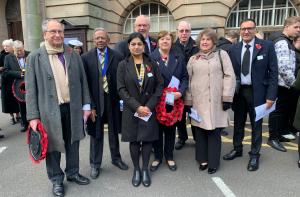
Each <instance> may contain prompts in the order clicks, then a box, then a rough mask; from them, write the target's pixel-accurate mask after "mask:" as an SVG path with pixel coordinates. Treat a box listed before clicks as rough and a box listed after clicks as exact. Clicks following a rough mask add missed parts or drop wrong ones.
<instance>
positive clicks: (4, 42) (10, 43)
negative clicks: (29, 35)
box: [2, 39, 14, 47]
mask: <svg viewBox="0 0 300 197" xmlns="http://www.w3.org/2000/svg"><path fill="white" fill-rule="evenodd" d="M5 45H6V46H11V47H12V46H14V41H13V40H12V39H7V40H3V42H2V46H5Z"/></svg>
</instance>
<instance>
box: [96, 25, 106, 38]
mask: <svg viewBox="0 0 300 197" xmlns="http://www.w3.org/2000/svg"><path fill="white" fill-rule="evenodd" d="M97 31H104V32H105V33H106V36H107V38H108V39H109V35H108V32H107V31H106V29H105V28H103V27H96V28H95V29H94V33H93V35H95V33H96V32H97Z"/></svg>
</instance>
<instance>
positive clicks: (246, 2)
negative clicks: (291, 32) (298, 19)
mask: <svg viewBox="0 0 300 197" xmlns="http://www.w3.org/2000/svg"><path fill="white" fill-rule="evenodd" d="M290 16H298V13H297V11H296V9H295V7H294V6H293V5H292V3H291V2H290V1H289V0H241V1H240V2H239V3H238V4H237V5H236V6H235V7H234V8H233V10H232V11H231V13H230V15H229V18H228V20H227V24H226V27H227V28H236V27H239V26H240V22H241V21H242V20H244V19H247V18H252V19H254V20H255V22H256V24H257V26H258V27H274V26H282V25H283V23H284V20H285V19H286V18H287V17H290Z"/></svg>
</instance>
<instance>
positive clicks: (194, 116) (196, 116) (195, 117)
mask: <svg viewBox="0 0 300 197" xmlns="http://www.w3.org/2000/svg"><path fill="white" fill-rule="evenodd" d="M189 116H190V117H191V118H192V119H193V120H195V121H197V122H201V121H202V118H201V117H200V115H199V114H198V113H197V110H196V109H194V108H191V113H190V114H189Z"/></svg>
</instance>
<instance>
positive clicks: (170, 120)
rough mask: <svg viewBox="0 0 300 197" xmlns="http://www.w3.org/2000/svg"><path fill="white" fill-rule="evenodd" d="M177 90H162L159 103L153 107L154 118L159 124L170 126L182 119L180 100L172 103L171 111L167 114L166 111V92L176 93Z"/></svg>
mask: <svg viewBox="0 0 300 197" xmlns="http://www.w3.org/2000/svg"><path fill="white" fill-rule="evenodd" d="M177 91H178V90H177V88H172V87H167V88H164V91H163V93H162V95H161V96H160V98H159V101H158V103H157V105H156V107H155V110H156V118H157V120H158V122H159V123H161V124H163V125H166V126H172V125H174V124H175V123H176V122H177V121H180V120H181V118H182V113H183V108H184V103H183V100H182V99H181V98H179V99H177V100H175V101H174V106H173V109H172V111H170V112H167V109H166V94H167V92H177Z"/></svg>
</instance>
